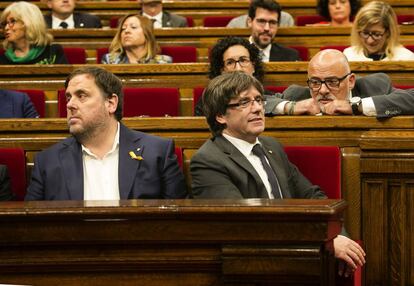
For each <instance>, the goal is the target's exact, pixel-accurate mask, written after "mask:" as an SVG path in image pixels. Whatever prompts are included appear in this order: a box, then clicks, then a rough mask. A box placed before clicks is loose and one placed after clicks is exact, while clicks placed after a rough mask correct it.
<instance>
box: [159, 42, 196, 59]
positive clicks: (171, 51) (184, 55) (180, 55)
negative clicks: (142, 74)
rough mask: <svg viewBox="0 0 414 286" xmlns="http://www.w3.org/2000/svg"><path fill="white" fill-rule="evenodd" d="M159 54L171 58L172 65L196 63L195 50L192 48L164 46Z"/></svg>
mask: <svg viewBox="0 0 414 286" xmlns="http://www.w3.org/2000/svg"><path fill="white" fill-rule="evenodd" d="M161 54H163V55H168V56H171V57H172V58H173V63H195V62H197V49H196V47H194V46H164V47H161Z"/></svg>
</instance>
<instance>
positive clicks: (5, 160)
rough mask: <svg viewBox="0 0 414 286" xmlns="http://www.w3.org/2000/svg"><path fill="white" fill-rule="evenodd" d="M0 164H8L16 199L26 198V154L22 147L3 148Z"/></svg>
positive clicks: (0, 152)
mask: <svg viewBox="0 0 414 286" xmlns="http://www.w3.org/2000/svg"><path fill="white" fill-rule="evenodd" d="M0 164H3V165H6V166H7V168H8V171H9V176H10V183H11V188H12V191H13V193H14V194H15V196H16V199H17V200H19V201H22V200H24V196H25V195H26V156H25V153H24V150H23V149H21V148H1V149H0Z"/></svg>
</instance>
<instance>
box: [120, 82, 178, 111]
mask: <svg viewBox="0 0 414 286" xmlns="http://www.w3.org/2000/svg"><path fill="white" fill-rule="evenodd" d="M179 110H180V94H179V91H178V88H167V87H160V88H139V87H137V88H130V87H127V88H124V117H131V116H178V115H179Z"/></svg>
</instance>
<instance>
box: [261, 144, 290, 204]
mask: <svg viewBox="0 0 414 286" xmlns="http://www.w3.org/2000/svg"><path fill="white" fill-rule="evenodd" d="M259 141H260V143H262V146H263V149H264V150H265V155H266V158H267V160H268V161H269V164H270V166H271V167H272V169H273V171H274V172H275V174H276V177H277V180H278V182H279V186H280V189H281V191H282V195H283V198H284V199H289V198H291V197H292V196H291V194H290V192H289V183H288V178H286V176H285V172H283V171H282V170H283V165H282V161H281V159H280V158H278V157H277V156H278V155H277V152H275V151H273V150H272V148H271V146H269V145H268V144H266V143H265V142H263V140H260V138H259Z"/></svg>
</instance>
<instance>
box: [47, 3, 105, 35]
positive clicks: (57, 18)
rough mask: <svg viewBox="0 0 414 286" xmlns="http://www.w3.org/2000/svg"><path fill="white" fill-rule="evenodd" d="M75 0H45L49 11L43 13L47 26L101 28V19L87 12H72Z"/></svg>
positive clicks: (58, 27) (53, 27)
mask: <svg viewBox="0 0 414 286" xmlns="http://www.w3.org/2000/svg"><path fill="white" fill-rule="evenodd" d="M75 6H76V0H47V7H49V9H51V10H52V11H51V13H50V14H48V15H45V21H46V25H47V27H48V28H52V29H73V28H101V27H102V24H101V19H99V17H97V16H95V15H92V14H88V13H79V12H74V10H75Z"/></svg>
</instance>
